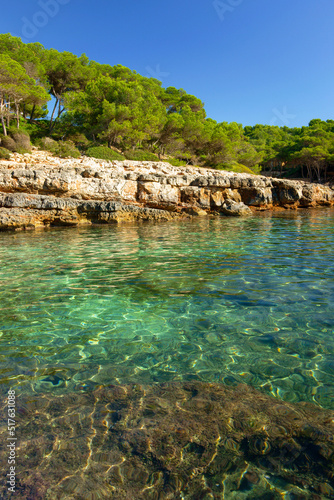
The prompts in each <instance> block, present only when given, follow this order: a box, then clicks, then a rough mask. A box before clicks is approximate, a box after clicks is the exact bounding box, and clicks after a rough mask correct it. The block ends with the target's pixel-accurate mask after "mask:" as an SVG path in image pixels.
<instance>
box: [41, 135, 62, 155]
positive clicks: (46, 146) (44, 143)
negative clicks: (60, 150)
mask: <svg viewBox="0 0 334 500" xmlns="http://www.w3.org/2000/svg"><path fill="white" fill-rule="evenodd" d="M36 146H38V147H39V148H40V149H42V150H43V151H50V152H51V153H55V152H56V150H57V146H58V143H57V141H54V140H53V139H51V137H43V138H42V139H39V140H37V141H36Z"/></svg>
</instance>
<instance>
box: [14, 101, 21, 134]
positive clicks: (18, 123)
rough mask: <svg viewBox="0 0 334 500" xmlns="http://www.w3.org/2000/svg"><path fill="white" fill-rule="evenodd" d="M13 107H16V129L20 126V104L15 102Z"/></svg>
mask: <svg viewBox="0 0 334 500" xmlns="http://www.w3.org/2000/svg"><path fill="white" fill-rule="evenodd" d="M15 108H16V128H17V130H18V129H19V128H20V106H19V104H18V103H17V102H16V103H15Z"/></svg>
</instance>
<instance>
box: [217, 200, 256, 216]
mask: <svg viewBox="0 0 334 500" xmlns="http://www.w3.org/2000/svg"><path fill="white" fill-rule="evenodd" d="M220 212H221V213H223V214H224V215H230V216H234V217H241V216H243V215H251V214H252V211H251V209H250V208H249V207H247V205H245V204H244V203H242V202H239V203H238V202H236V201H233V200H227V201H225V203H224V204H223V205H222V207H221V209H220Z"/></svg>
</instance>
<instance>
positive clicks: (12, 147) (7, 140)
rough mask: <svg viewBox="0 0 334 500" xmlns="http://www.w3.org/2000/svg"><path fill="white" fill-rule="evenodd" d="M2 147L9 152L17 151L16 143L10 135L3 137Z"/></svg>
mask: <svg viewBox="0 0 334 500" xmlns="http://www.w3.org/2000/svg"><path fill="white" fill-rule="evenodd" d="M1 146H2V147H3V148H6V149H8V151H11V152H15V151H16V143H15V141H14V139H13V138H12V137H9V135H7V136H2V137H1Z"/></svg>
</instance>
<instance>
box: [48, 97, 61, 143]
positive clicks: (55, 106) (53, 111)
mask: <svg viewBox="0 0 334 500" xmlns="http://www.w3.org/2000/svg"><path fill="white" fill-rule="evenodd" d="M58 102H59V99H58V97H57V98H56V103H55V105H54V108H53V110H52V115H51V119H50V128H49V132H50V134H51V132H52V129H53V126H52V122H53V117H54V114H55V111H56V108H57V105H58Z"/></svg>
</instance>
